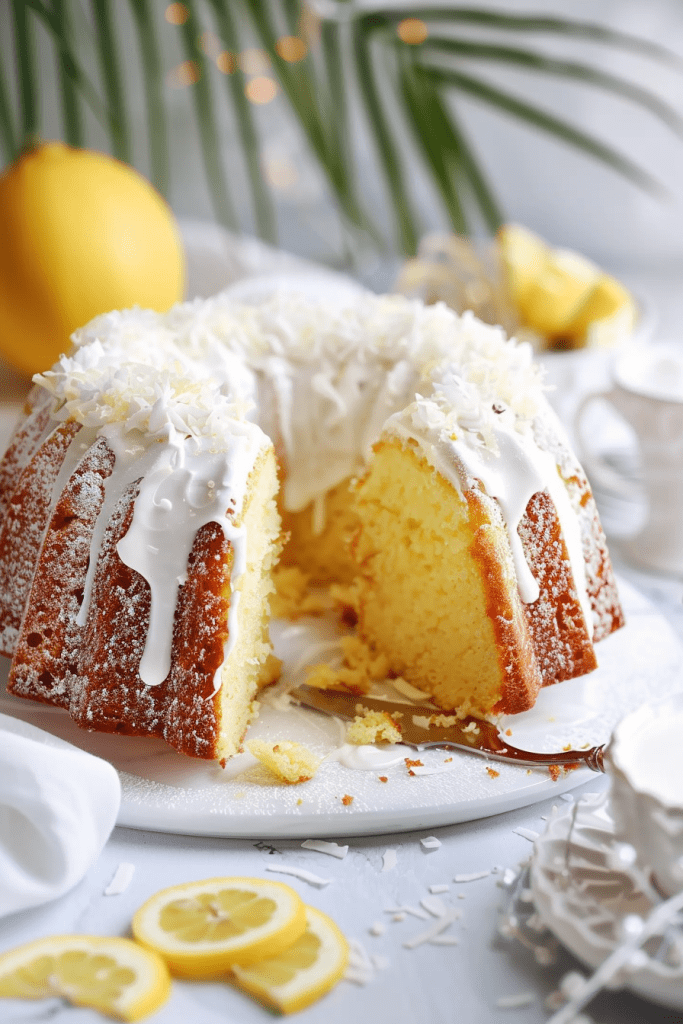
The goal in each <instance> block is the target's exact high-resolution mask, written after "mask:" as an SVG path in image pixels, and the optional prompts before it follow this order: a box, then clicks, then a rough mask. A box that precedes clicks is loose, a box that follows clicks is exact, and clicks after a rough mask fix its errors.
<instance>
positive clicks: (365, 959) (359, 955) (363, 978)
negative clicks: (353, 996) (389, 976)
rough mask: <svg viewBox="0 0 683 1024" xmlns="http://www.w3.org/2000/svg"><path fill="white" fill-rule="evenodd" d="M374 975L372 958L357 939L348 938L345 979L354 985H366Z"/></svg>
mask: <svg viewBox="0 0 683 1024" xmlns="http://www.w3.org/2000/svg"><path fill="white" fill-rule="evenodd" d="M374 975H375V968H374V966H373V963H372V960H371V959H370V957H369V956H368V954H367V953H366V952H365V947H364V946H363V944H362V943H361V942H359V941H358V939H349V962H348V966H347V968H346V971H345V972H344V978H345V980H346V981H352V982H353V983H354V984H355V985H367V983H368V982H369V981H372V979H373V977H374Z"/></svg>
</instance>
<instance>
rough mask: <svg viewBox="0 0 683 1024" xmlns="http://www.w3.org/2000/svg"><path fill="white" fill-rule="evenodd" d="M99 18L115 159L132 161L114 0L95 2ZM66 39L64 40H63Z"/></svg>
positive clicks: (99, 34)
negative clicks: (117, 57) (117, 42)
mask: <svg viewBox="0 0 683 1024" xmlns="http://www.w3.org/2000/svg"><path fill="white" fill-rule="evenodd" d="M92 5H93V13H94V15H95V28H96V35H97V48H98V52H99V58H100V67H101V70H102V81H103V84H104V91H105V95H106V97H107V105H108V117H109V134H110V138H111V141H112V146H113V149H114V156H117V157H118V158H119V160H123V161H125V162H126V163H129V162H130V158H131V149H130V132H129V130H128V118H127V115H126V105H125V99H124V94H123V85H122V83H121V74H120V71H119V65H118V61H117V59H116V53H117V48H116V38H115V34H114V26H113V23H112V11H111V0H92ZM62 38H63V37H62Z"/></svg>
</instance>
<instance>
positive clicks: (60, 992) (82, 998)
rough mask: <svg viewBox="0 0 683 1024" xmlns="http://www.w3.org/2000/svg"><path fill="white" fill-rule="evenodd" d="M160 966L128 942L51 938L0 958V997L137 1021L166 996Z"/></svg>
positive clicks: (165, 976)
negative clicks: (54, 999)
mask: <svg viewBox="0 0 683 1024" xmlns="http://www.w3.org/2000/svg"><path fill="white" fill-rule="evenodd" d="M170 988H171V979H170V977H169V973H168V968H167V967H166V964H165V963H164V961H163V960H162V959H161V957H159V956H157V955H156V953H153V952H150V951H149V950H147V949H143V948H142V947H141V946H138V945H137V943H135V942H131V941H130V939H117V938H100V937H99V936H95V935H52V936H49V937H48V938H45V939H38V940H37V941H36V942H29V943H27V945H25V946H19V947H18V948H17V949H12V950H10V951H9V952H7V953H3V954H2V956H0V996H2V997H4V998H6V999H45V998H46V997H48V996H61V997H62V998H63V999H68V1000H69V1002H71V1003H74V1004H75V1005H76V1006H91V1007H92V1008H93V1009H95V1010H100V1011H101V1012H102V1013H105V1014H108V1015H109V1016H111V1017H116V1018H117V1019H119V1020H140V1018H141V1017H144V1016H146V1014H148V1013H153V1012H154V1011H155V1010H157V1009H158V1008H159V1007H160V1006H161V1005H162V1003H164V1002H165V1001H166V999H167V998H168V994H169V992H170Z"/></svg>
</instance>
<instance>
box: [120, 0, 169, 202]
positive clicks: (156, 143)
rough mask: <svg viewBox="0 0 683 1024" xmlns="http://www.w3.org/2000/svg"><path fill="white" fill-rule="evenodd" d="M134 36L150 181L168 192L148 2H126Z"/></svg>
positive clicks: (157, 56)
mask: <svg viewBox="0 0 683 1024" xmlns="http://www.w3.org/2000/svg"><path fill="white" fill-rule="evenodd" d="M129 7H130V10H131V13H132V15H133V20H134V22H135V28H136V30H137V34H138V43H139V46H140V54H141V56H142V73H143V77H144V83H145V98H146V103H147V124H148V134H149V146H150V161H151V168H152V181H153V182H154V184H155V185H156V187H157V188H158V190H159V191H160V192H161V194H162V195H166V193H167V191H168V176H169V168H168V128H167V125H166V108H165V107H164V99H163V93H162V82H163V74H162V68H161V56H160V53H159V44H158V42H157V37H156V34H155V32H154V17H153V14H152V10H151V6H150V2H149V0H129Z"/></svg>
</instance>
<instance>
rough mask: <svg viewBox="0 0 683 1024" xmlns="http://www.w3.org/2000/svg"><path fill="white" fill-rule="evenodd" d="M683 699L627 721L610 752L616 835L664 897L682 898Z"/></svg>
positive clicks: (641, 712) (682, 695)
mask: <svg viewBox="0 0 683 1024" xmlns="http://www.w3.org/2000/svg"><path fill="white" fill-rule="evenodd" d="M682 735H683V693H677V694H674V695H673V696H671V697H667V698H666V699H665V700H663V701H660V702H658V703H656V704H651V705H645V706H643V707H642V708H638V710H637V711H633V712H631V714H629V715H627V716H626V718H624V719H623V720H622V721H621V722H620V723H619V725H618V726H617V728H616V730H615V732H614V735H613V736H612V740H611V742H610V745H609V747H608V749H607V754H606V763H607V769H608V773H609V775H610V776H611V780H612V788H611V794H610V806H611V811H612V815H613V817H614V822H615V826H616V830H617V835H618V837H619V838H620V839H622V840H623V841H624V842H626V843H629V844H630V845H631V846H632V847H633V848H634V849H635V851H636V854H637V857H638V863H639V865H640V867H641V868H643V869H645V870H646V871H648V872H651V873H652V876H653V880H654V882H655V884H656V886H657V888H658V889H659V890H660V892H661V893H662V894H663V895H665V896H673V895H674V894H675V893H677V892H683V773H682V772H681V764H680V745H681V736H682Z"/></svg>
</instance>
